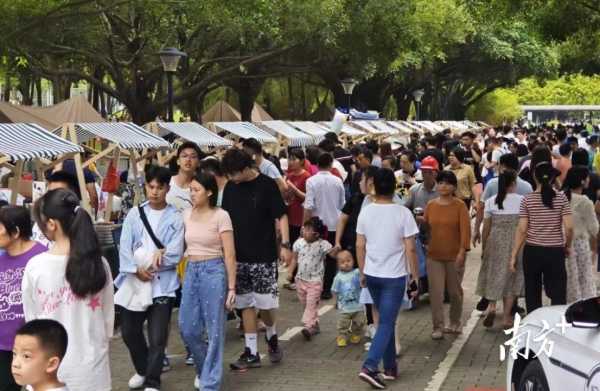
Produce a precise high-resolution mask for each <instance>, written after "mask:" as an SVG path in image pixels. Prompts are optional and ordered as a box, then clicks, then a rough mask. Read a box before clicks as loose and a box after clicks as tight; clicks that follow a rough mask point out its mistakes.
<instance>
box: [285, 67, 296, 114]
mask: <svg viewBox="0 0 600 391" xmlns="http://www.w3.org/2000/svg"><path fill="white" fill-rule="evenodd" d="M287 90H288V112H289V116H290V119H291V120H295V119H296V102H295V99H294V83H293V82H292V77H291V76H288V78H287Z"/></svg>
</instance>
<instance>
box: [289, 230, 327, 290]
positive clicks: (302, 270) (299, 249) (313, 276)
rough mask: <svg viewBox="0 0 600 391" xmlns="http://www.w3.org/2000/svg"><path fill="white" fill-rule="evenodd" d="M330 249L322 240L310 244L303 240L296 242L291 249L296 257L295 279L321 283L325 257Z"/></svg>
mask: <svg viewBox="0 0 600 391" xmlns="http://www.w3.org/2000/svg"><path fill="white" fill-rule="evenodd" d="M331 248H332V246H331V243H329V242H328V241H327V240H323V239H319V240H316V241H314V242H312V243H308V242H307V241H306V240H305V239H304V238H300V239H298V240H296V242H295V243H294V248H293V250H294V252H295V253H296V254H297V257H298V258H297V259H298V273H297V274H296V278H299V279H301V280H304V281H313V282H322V281H323V275H324V274H325V256H326V255H327V253H328V252H329V251H331Z"/></svg>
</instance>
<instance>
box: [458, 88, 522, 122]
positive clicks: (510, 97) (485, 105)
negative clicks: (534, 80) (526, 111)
mask: <svg viewBox="0 0 600 391" xmlns="http://www.w3.org/2000/svg"><path fill="white" fill-rule="evenodd" d="M522 116H523V110H521V107H520V106H519V97H518V96H517V94H515V93H514V92H512V91H510V90H507V89H503V88H500V89H497V90H495V91H493V92H490V93H488V94H486V95H485V96H484V97H482V98H481V99H479V100H478V101H477V102H476V103H475V104H473V105H472V106H471V107H470V108H469V109H468V110H467V118H468V119H470V120H474V121H484V122H486V123H488V124H490V125H494V126H498V125H502V124H504V123H512V122H514V121H516V120H518V119H519V118H521V117H522Z"/></svg>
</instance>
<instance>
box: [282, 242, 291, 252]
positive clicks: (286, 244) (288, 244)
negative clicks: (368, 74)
mask: <svg viewBox="0 0 600 391" xmlns="http://www.w3.org/2000/svg"><path fill="white" fill-rule="evenodd" d="M281 247H282V248H285V249H287V250H291V249H292V246H291V245H290V242H281Z"/></svg>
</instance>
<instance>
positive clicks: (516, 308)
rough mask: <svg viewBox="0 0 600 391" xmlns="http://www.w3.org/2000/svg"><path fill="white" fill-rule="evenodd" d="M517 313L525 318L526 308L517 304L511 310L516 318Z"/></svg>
mask: <svg viewBox="0 0 600 391" xmlns="http://www.w3.org/2000/svg"><path fill="white" fill-rule="evenodd" d="M517 313H518V314H519V315H521V317H523V316H525V308H523V307H519V305H518V304H517V303H515V304H514V305H513V306H512V308H511V309H510V314H511V315H513V316H514V315H515V314H517Z"/></svg>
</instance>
